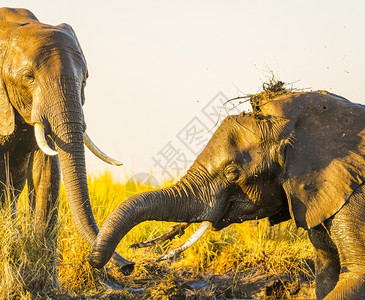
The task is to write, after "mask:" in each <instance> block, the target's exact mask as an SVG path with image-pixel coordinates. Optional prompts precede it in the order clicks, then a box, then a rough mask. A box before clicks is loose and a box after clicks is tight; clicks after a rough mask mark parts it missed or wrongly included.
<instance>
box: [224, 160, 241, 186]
mask: <svg viewBox="0 0 365 300" xmlns="http://www.w3.org/2000/svg"><path fill="white" fill-rule="evenodd" d="M224 175H225V176H226V178H227V180H228V181H229V182H235V181H237V180H238V178H239V177H240V171H239V170H238V168H237V166H235V165H233V164H231V165H228V166H227V167H226V169H225V170H224Z"/></svg>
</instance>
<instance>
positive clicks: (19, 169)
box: [0, 153, 29, 217]
mask: <svg viewBox="0 0 365 300" xmlns="http://www.w3.org/2000/svg"><path fill="white" fill-rule="evenodd" d="M28 161H29V155H26V154H25V155H24V156H22V157H20V158H18V159H12V157H10V155H9V154H8V153H6V154H4V155H3V156H2V157H1V158H0V204H1V205H4V204H5V203H6V202H8V203H9V205H10V206H11V208H12V210H13V217H15V216H16V208H17V203H18V198H19V195H20V193H21V191H22V190H23V188H24V185H25V181H26V170H27V166H28Z"/></svg>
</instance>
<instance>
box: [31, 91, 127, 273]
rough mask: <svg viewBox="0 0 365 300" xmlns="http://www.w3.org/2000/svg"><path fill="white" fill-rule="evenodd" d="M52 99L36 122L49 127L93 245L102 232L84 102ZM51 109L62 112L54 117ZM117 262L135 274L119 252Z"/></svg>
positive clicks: (77, 216) (59, 95) (73, 205)
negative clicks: (91, 185) (90, 178)
mask: <svg viewBox="0 0 365 300" xmlns="http://www.w3.org/2000/svg"><path fill="white" fill-rule="evenodd" d="M50 90H51V89H50ZM50 97H51V99H53V100H54V101H53V103H54V107H52V108H49V110H48V111H47V110H46V109H45V110H44V111H46V112H48V113H46V114H45V115H44V117H43V118H37V115H36V117H35V118H34V119H35V123H40V124H42V125H43V127H45V128H47V129H48V131H49V132H50V134H51V136H52V138H53V140H54V143H55V146H56V150H57V152H58V155H59V161H60V166H61V171H62V175H63V181H64V185H65V190H66V194H67V198H68V203H69V206H70V210H71V214H72V218H73V220H74V222H75V224H76V226H77V229H78V230H79V232H80V234H81V236H82V237H83V239H84V240H85V241H86V242H87V243H88V244H89V245H90V246H92V245H93V243H94V241H95V238H96V236H97V234H98V231H99V229H98V226H97V224H96V222H95V218H94V215H93V212H92V209H91V204H90V199H89V192H88V186H87V173H86V164H85V149H84V131H85V123H84V117H83V112H82V107H81V101H80V100H79V99H78V97H77V96H76V95H73V94H70V95H64V94H63V92H62V91H59V92H56V93H53V94H51V95H50ZM40 102H42V101H40ZM51 110H52V111H57V112H58V113H57V114H52V113H50V111H51ZM41 111H42V110H41ZM37 120H39V121H37ZM113 261H114V262H115V263H116V264H117V265H118V266H119V267H120V269H121V271H122V272H124V273H125V274H130V273H131V272H132V270H133V265H134V263H132V262H130V261H128V260H126V259H124V258H123V257H121V256H120V255H119V254H118V253H114V254H113Z"/></svg>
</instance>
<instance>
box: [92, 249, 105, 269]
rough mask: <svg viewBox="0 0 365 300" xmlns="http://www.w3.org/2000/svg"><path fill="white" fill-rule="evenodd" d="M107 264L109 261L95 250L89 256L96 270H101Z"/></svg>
mask: <svg viewBox="0 0 365 300" xmlns="http://www.w3.org/2000/svg"><path fill="white" fill-rule="evenodd" d="M107 262H108V260H107V259H105V258H103V257H102V256H101V255H99V253H98V252H97V251H95V250H93V251H92V252H91V253H90V255H89V263H90V265H92V266H93V267H94V268H96V269H101V268H102V267H104V266H105V265H106V263H107Z"/></svg>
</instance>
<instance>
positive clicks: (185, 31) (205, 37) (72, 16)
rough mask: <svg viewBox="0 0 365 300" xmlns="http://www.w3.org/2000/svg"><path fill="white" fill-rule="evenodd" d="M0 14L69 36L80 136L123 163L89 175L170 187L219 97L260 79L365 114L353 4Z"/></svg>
mask: <svg viewBox="0 0 365 300" xmlns="http://www.w3.org/2000/svg"><path fill="white" fill-rule="evenodd" d="M1 4H2V6H9V7H23V8H28V9H29V10H31V11H32V12H33V13H34V14H35V15H36V16H37V17H38V19H39V20H40V21H42V22H44V23H49V24H52V25H57V24H59V23H68V24H70V25H71V26H72V27H73V28H74V30H75V32H76V34H77V36H78V38H79V41H80V43H81V46H82V48H83V51H84V54H85V56H86V60H87V62H88V67H89V80H88V83H87V87H86V97H87V98H86V103H85V106H84V112H85V117H86V121H87V125H88V130H87V131H88V133H89V136H90V137H91V138H92V139H93V140H94V142H95V143H96V144H98V146H99V147H100V148H101V149H102V150H103V151H104V152H106V153H107V154H109V155H111V156H113V157H114V158H116V159H119V160H121V161H123V163H124V166H123V167H108V166H107V165H105V164H104V163H103V162H99V161H98V160H97V159H96V158H93V157H92V155H91V154H90V153H89V152H88V153H87V163H88V168H89V171H90V172H92V173H98V172H100V171H101V172H102V171H103V170H106V169H108V170H109V169H110V170H112V173H113V175H115V176H116V177H118V178H121V179H124V178H125V177H126V176H130V175H131V174H133V173H135V174H136V173H137V174H138V173H141V172H147V173H148V172H150V171H152V172H153V174H154V175H155V176H156V178H157V179H158V180H161V179H162V178H163V177H165V178H166V177H168V173H170V174H171V175H172V176H178V175H177V173H178V172H177V171H178V170H179V169H183V167H187V166H188V164H191V160H193V159H194V158H195V157H196V154H195V153H196V152H197V151H198V150H199V149H198V148H199V147H200V146H201V145H203V144H204V142H205V140H206V139H208V138H209V137H210V134H209V133H208V130H209V129H211V128H212V127H213V125H214V123H213V121H212V120H211V118H209V117H208V116H207V114H206V113H207V111H209V110H211V109H213V108H214V106H216V104H217V103H218V102H217V101H221V99H223V98H224V96H225V97H227V98H233V97H237V96H243V95H244V94H245V93H255V92H257V91H259V89H260V87H261V85H262V83H263V82H264V81H265V80H267V78H269V77H270V70H271V71H272V72H273V73H274V74H275V75H276V76H277V77H278V78H279V79H280V80H283V81H285V82H289V83H294V84H293V86H294V87H295V88H298V89H302V88H306V89H308V90H310V89H311V90H317V89H324V90H328V91H330V92H333V93H336V94H339V95H341V96H344V97H345V98H348V99H349V100H351V101H354V102H360V103H363V104H365V33H364V30H365V17H364V12H365V2H364V1H361V0H358V1H351V0H349V1H338V0H332V1H327V0H326V1H318V0H316V1H312V0H306V1H294V0H290V1H289V0H284V1H279V0H277V1H270V0H266V1H263V0H261V1H260V0H259V1H252V0H250V1H243V0H241V1H239V0H236V1H233V0H227V1H217V0H209V1H208V0H206V1H198V0H195V1H193V0H184V1H174V0H165V1H162V0H153V1H152V0H144V1H121V0H113V1H107V0H105V1H90V0H72V1H70V0H63V1H49V0H47V1H46V0H32V1H29V0H1ZM219 93H221V94H219ZM217 95H218V96H217ZM223 95H224V96H223ZM216 96H217V98H215V97H216ZM240 109H247V106H241V107H240ZM204 112H205V113H204ZM208 115H209V113H208ZM197 124H198V125H199V124H200V125H201V126H202V128H203V131H201V132H199V134H198V136H195V138H196V139H195V140H194V141H192V140H191V139H190V140H189V138H190V137H191V136H190V137H189V132H190V133H191V131H187V130H188V129H189V126H190V129H191V128H192V127H191V126H193V125H197ZM207 128H208V130H206V129H207ZM184 139H185V140H184ZM184 141H185V143H184ZM190 142H194V143H195V144H194V145H193V146H192V145H190V146H189V143H190ZM187 161H190V163H187ZM163 170H165V173H164V174H162V173H163Z"/></svg>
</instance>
